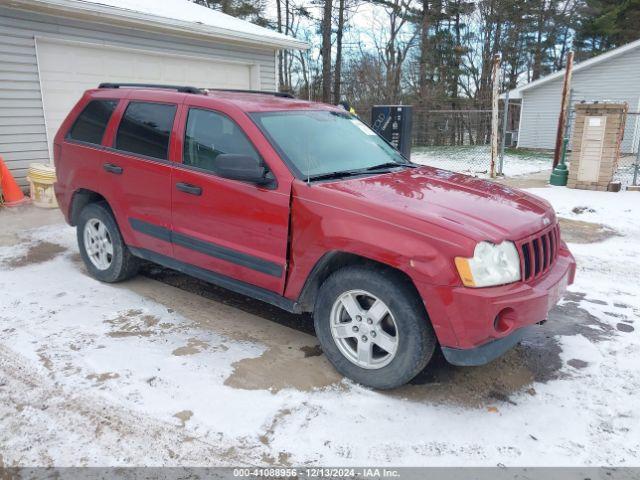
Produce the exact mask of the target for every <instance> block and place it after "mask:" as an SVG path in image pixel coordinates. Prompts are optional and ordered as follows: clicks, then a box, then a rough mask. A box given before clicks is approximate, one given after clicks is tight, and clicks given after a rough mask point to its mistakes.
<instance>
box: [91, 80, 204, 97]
mask: <svg viewBox="0 0 640 480" xmlns="http://www.w3.org/2000/svg"><path fill="white" fill-rule="evenodd" d="M120 87H125V88H126V87H131V88H163V89H167V90H177V91H178V92H180V93H196V94H201V95H202V94H204V93H205V91H204V90H203V89H202V88H197V87H187V86H184V85H160V84H155V83H110V82H109V83H101V84H100V85H98V88H120Z"/></svg>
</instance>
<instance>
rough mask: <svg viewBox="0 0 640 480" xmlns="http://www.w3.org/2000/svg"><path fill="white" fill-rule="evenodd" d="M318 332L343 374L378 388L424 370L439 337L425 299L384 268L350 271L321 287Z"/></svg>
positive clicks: (402, 381)
mask: <svg viewBox="0 0 640 480" xmlns="http://www.w3.org/2000/svg"><path fill="white" fill-rule="evenodd" d="M314 324H315V329H316V334H317V335H318V339H319V340H320V343H321V345H322V349H323V351H324V352H325V354H326V355H327V358H328V359H329V361H330V362H331V363H332V364H333V365H334V366H335V367H336V369H337V370H338V371H339V372H340V373H342V374H343V375H345V376H347V377H349V378H351V379H353V380H355V381H356V382H358V383H361V384H363V385H367V386H370V387H373V388H379V389H390V388H395V387H398V386H400V385H403V384H405V383H407V382H408V381H409V380H411V379H412V378H413V377H415V376H416V375H417V374H418V373H420V371H422V370H423V369H424V367H425V366H426V365H427V363H428V362H429V360H430V359H431V357H432V355H433V352H434V350H435V346H436V337H435V334H434V332H433V328H432V327H431V324H430V322H429V319H428V317H427V314H426V311H425V309H424V306H423V304H422V301H421V299H420V297H419V296H418V295H417V293H416V292H415V289H414V288H413V287H412V285H411V284H409V282H408V281H407V280H406V279H405V278H404V277H403V276H402V275H400V274H398V273H397V272H394V271H390V270H387V269H385V268H383V267H369V266H354V267H346V268H343V269H341V270H338V271H337V272H335V273H334V274H332V275H331V276H330V277H329V278H328V279H327V280H326V281H325V282H324V284H323V285H322V287H321V288H320V292H319V294H318V298H317V301H316V308H315V311H314Z"/></svg>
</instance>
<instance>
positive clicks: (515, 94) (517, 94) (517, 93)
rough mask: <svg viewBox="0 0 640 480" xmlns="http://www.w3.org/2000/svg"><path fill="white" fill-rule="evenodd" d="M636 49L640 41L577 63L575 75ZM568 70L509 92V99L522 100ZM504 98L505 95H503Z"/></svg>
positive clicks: (574, 68) (639, 46) (639, 45)
mask: <svg viewBox="0 0 640 480" xmlns="http://www.w3.org/2000/svg"><path fill="white" fill-rule="evenodd" d="M636 48H640V40H636V41H634V42H631V43H627V44H626V45H623V46H621V47H618V48H615V49H613V50H610V51H608V52H607V53H603V54H602V55H598V56H597V57H593V58H590V59H589V60H585V61H583V62H580V63H576V64H575V65H574V67H573V73H575V72H579V71H580V70H584V69H586V68H589V67H592V66H594V65H597V64H599V63H602V62H606V61H607V60H610V59H612V58H614V57H617V56H618V55H622V54H623V53H627V52H628V51H630V50H634V49H636ZM565 70H566V69H562V70H559V71H557V72H555V73H552V74H550V75H547V76H546V77H542V78H539V79H537V80H535V81H533V82H531V83H527V84H526V85H523V86H522V87H518V88H514V89H513V90H510V91H509V98H510V99H512V100H514V99H515V100H517V99H519V98H522V92H524V91H526V90H529V89H532V88H536V87H539V86H541V85H544V84H545V83H547V82H550V81H552V80H556V79H558V78H562V77H563V76H564V72H565ZM502 97H504V94H503V95H502Z"/></svg>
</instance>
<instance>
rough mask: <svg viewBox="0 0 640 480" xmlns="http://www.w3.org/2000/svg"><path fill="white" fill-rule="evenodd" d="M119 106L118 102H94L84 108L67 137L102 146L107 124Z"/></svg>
mask: <svg viewBox="0 0 640 480" xmlns="http://www.w3.org/2000/svg"><path fill="white" fill-rule="evenodd" d="M117 105H118V101H117V100H92V101H91V102H89V104H88V105H87V106H86V107H84V110H83V111H82V113H81V114H80V115H79V116H78V118H77V119H76V121H75V123H74V124H73V126H72V127H71V130H69V134H68V135H67V137H68V138H70V139H72V140H78V141H80V142H87V143H95V144H96V145H99V144H101V143H102V136H103V135H104V131H105V130H106V129H107V123H109V119H110V118H111V114H113V111H114V110H115V109H116V106H117Z"/></svg>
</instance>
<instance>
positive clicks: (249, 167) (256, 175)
mask: <svg viewBox="0 0 640 480" xmlns="http://www.w3.org/2000/svg"><path fill="white" fill-rule="evenodd" d="M213 171H214V172H215V173H217V174H218V175H220V176H221V177H223V178H228V179H230V180H239V181H241V182H249V183H255V184H257V185H265V184H267V183H270V182H272V181H273V180H272V178H269V176H268V175H267V169H266V168H265V166H264V164H263V163H262V161H261V160H260V159H257V158H254V157H250V156H249V155H239V154H235V153H221V154H220V155H218V156H217V157H216V158H215V160H214V161H213Z"/></svg>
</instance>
